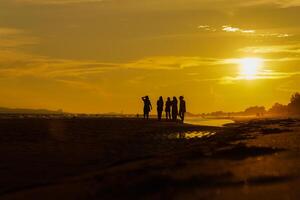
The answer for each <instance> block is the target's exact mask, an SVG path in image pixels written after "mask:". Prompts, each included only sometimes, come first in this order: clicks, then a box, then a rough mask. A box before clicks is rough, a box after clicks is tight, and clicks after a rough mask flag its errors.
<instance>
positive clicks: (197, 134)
mask: <svg viewBox="0 0 300 200" xmlns="http://www.w3.org/2000/svg"><path fill="white" fill-rule="evenodd" d="M215 134H216V132H210V131H188V132H179V133H172V134H170V135H168V138H169V139H193V138H203V137H211V136H213V135H215Z"/></svg>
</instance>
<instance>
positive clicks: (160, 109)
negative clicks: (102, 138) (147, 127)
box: [156, 96, 164, 121]
mask: <svg viewBox="0 0 300 200" xmlns="http://www.w3.org/2000/svg"><path fill="white" fill-rule="evenodd" d="M156 105H157V118H158V120H159V121H160V120H161V116H162V112H163V110H164V100H163V98H162V96H161V97H159V99H158V101H157V103H156Z"/></svg>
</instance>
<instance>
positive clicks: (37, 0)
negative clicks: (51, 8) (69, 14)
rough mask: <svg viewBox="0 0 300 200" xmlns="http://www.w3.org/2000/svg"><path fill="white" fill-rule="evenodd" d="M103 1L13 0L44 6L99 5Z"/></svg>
mask: <svg viewBox="0 0 300 200" xmlns="http://www.w3.org/2000/svg"><path fill="white" fill-rule="evenodd" d="M102 1H103V0H14V2H16V3H24V4H44V5H66V4H78V3H99V2H102Z"/></svg>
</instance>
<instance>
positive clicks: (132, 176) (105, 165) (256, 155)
mask: <svg viewBox="0 0 300 200" xmlns="http://www.w3.org/2000/svg"><path fill="white" fill-rule="evenodd" d="M299 131H300V120H297V119H255V120H247V121H242V122H237V123H231V124H228V125H225V126H223V127H214V126H199V125H189V124H181V123H174V122H166V121H162V122H158V121H157V120H155V119H150V120H148V121H147V120H143V119H134V118H76V117H74V118H63V117H62V118H46V119H41V118H34V117H31V118H24V119H17V118H11V119H1V120H0V132H1V134H0V142H1V145H0V154H1V155H0V156H1V164H0V175H1V180H0V185H1V187H0V199H5V200H8V199H129V198H130V199H233V198H236V197H238V199H262V198H264V199H298V198H299V196H300V192H298V190H297V188H298V185H299V183H300V179H299V175H300V172H299V170H298V169H299V167H300V156H299V153H300V152H299V150H300V145H299V144H300V135H299Z"/></svg>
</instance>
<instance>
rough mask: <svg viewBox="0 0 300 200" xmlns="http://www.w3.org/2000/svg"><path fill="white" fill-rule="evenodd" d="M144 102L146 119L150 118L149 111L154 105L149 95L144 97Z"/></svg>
mask: <svg viewBox="0 0 300 200" xmlns="http://www.w3.org/2000/svg"><path fill="white" fill-rule="evenodd" d="M142 100H143V102H144V119H146V118H147V119H149V112H150V111H151V109H152V105H151V102H150V99H149V97H148V96H145V97H142Z"/></svg>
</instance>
